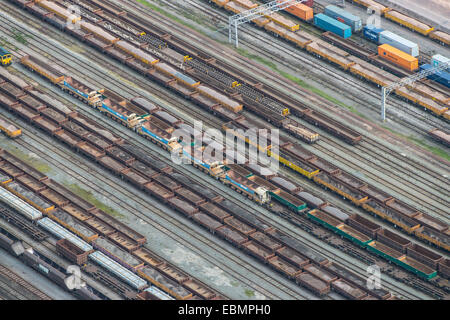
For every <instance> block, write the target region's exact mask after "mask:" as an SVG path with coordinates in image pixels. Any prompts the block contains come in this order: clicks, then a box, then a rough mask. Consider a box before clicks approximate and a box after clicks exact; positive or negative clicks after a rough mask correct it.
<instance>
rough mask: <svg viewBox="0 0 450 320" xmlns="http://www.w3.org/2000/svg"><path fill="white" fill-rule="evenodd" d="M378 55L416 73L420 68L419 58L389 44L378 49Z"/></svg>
mask: <svg viewBox="0 0 450 320" xmlns="http://www.w3.org/2000/svg"><path fill="white" fill-rule="evenodd" d="M378 55H379V56H380V57H382V58H383V59H386V60H388V61H390V62H392V63H394V64H395V65H397V66H399V67H401V68H403V69H405V70H408V71H415V70H417V69H418V68H419V60H418V59H417V58H414V57H413V56H411V55H409V54H407V53H404V52H403V51H401V50H399V49H397V48H394V47H392V46H390V45H388V44H383V45H381V46H379V47H378Z"/></svg>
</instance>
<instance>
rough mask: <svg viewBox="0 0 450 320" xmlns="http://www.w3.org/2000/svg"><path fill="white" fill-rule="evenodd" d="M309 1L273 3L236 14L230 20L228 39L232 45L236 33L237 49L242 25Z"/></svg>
mask: <svg viewBox="0 0 450 320" xmlns="http://www.w3.org/2000/svg"><path fill="white" fill-rule="evenodd" d="M306 1H307V0H286V1H284V2H280V0H276V1H271V2H269V3H266V4H264V5H260V6H258V7H256V8H253V9H250V10H247V11H244V12H241V13H238V14H235V15H234V16H231V17H229V18H228V39H229V42H230V43H231V42H232V41H233V30H234V32H235V43H236V47H238V46H239V39H238V27H239V25H241V24H244V23H247V22H250V21H252V20H253V19H256V18H259V17H261V16H264V15H270V14H272V13H274V12H277V11H280V10H284V9H286V8H288V7H290V6H292V5H295V4H299V3H303V2H306Z"/></svg>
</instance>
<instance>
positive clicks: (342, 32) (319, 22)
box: [314, 13, 352, 39]
mask: <svg viewBox="0 0 450 320" xmlns="http://www.w3.org/2000/svg"><path fill="white" fill-rule="evenodd" d="M314 25H315V26H317V27H318V28H320V29H323V30H325V31H331V32H333V33H335V34H337V35H338V36H341V37H342V38H344V39H347V38H350V37H351V36H352V28H351V27H349V26H348V25H346V24H345V23H342V22H340V21H337V20H335V19H333V18H330V17H329V16H327V15H325V14H323V13H319V14H316V15H315V16H314Z"/></svg>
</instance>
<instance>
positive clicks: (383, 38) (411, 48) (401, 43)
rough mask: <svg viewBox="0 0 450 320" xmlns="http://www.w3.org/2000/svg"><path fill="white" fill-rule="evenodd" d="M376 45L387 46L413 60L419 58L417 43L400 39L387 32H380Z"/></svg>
mask: <svg viewBox="0 0 450 320" xmlns="http://www.w3.org/2000/svg"><path fill="white" fill-rule="evenodd" d="M378 44H379V45H382V44H388V45H390V46H392V47H394V48H397V49H399V50H401V51H403V52H405V53H407V54H409V55H410V56H413V57H415V58H417V57H418V56H419V46H418V45H417V43H414V42H412V41H410V40H408V39H405V38H403V37H400V36H399V35H397V34H395V33H393V32H390V31H388V30H385V31H382V32H380V34H379V36H378Z"/></svg>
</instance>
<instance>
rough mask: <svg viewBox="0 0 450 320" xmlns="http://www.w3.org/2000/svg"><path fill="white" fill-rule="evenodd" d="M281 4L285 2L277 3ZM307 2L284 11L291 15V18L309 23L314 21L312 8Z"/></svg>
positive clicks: (281, 0)
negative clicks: (294, 17)
mask: <svg viewBox="0 0 450 320" xmlns="http://www.w3.org/2000/svg"><path fill="white" fill-rule="evenodd" d="M283 2H285V1H283V0H280V1H278V3H283ZM307 2H312V1H307ZM307 2H303V3H298V4H294V5H291V6H289V7H287V8H286V9H284V10H285V11H286V12H288V13H290V14H292V15H293V16H296V17H297V18H300V19H302V20H304V21H310V20H312V19H314V12H313V8H311V7H312V3H307Z"/></svg>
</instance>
